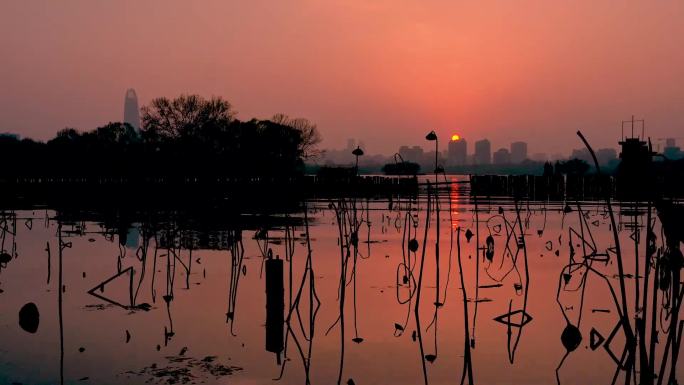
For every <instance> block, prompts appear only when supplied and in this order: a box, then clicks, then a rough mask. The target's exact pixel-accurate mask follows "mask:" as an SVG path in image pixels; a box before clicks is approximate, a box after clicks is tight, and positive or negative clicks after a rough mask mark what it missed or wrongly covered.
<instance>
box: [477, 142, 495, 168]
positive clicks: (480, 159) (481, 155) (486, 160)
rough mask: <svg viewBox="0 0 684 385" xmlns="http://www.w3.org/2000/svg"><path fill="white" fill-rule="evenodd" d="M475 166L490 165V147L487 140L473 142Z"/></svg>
mask: <svg viewBox="0 0 684 385" xmlns="http://www.w3.org/2000/svg"><path fill="white" fill-rule="evenodd" d="M474 160H475V164H490V163H492V145H491V143H489V140H487V139H482V140H478V141H477V142H475V156H474Z"/></svg>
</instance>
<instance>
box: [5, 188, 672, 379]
mask: <svg viewBox="0 0 684 385" xmlns="http://www.w3.org/2000/svg"><path fill="white" fill-rule="evenodd" d="M457 187H458V186H457V185H456V184H453V183H452V184H449V183H430V184H428V185H426V189H425V192H424V194H421V195H420V196H419V197H396V196H395V197H392V198H391V199H386V200H372V199H366V198H363V199H362V198H351V197H350V198H339V199H334V200H325V201H310V202H307V203H306V205H305V206H304V207H303V208H302V210H300V211H298V212H288V213H282V214H275V215H269V216H242V217H237V218H231V220H230V221H224V222H222V223H221V224H217V225H212V224H211V223H208V222H207V221H197V220H188V219H187V218H183V217H180V216H178V215H174V214H168V213H167V214H163V213H157V214H155V215H152V214H149V213H145V214H141V213H126V214H125V215H123V214H122V215H120V216H118V217H116V216H114V217H112V216H111V215H108V216H106V217H98V216H97V213H89V214H87V215H76V214H74V213H70V212H63V211H47V212H45V213H44V212H42V211H41V212H38V211H17V212H14V211H6V212H3V213H2V214H1V215H0V246H1V253H0V290H2V292H0V293H1V296H2V299H3V301H2V302H0V309H1V314H4V316H2V318H1V319H0V321H1V322H0V336H2V338H3V340H4V341H6V344H4V347H3V348H2V349H0V361H1V362H2V363H1V364H0V373H2V374H0V382H2V383H13V382H14V383H54V382H57V381H58V382H59V383H72V382H74V381H77V380H83V382H89V383H98V384H120V383H140V382H146V381H151V382H154V383H192V382H197V383H199V382H201V381H205V382H210V383H211V382H220V381H224V377H230V379H225V381H228V382H230V383H263V382H265V381H271V380H277V381H279V382H281V383H287V384H298V383H305V384H312V383H330V382H336V383H338V384H344V383H357V384H362V383H373V382H393V383H406V384H412V383H418V382H422V383H425V384H433V383H446V382H453V381H460V383H461V384H464V383H466V381H467V383H468V384H473V383H475V382H476V381H477V382H479V383H521V382H524V383H538V384H545V383H549V382H554V381H556V382H557V383H560V384H564V383H567V384H572V383H625V384H628V383H640V384H672V383H676V381H680V380H681V378H678V375H679V374H678V373H677V366H678V356H679V350H680V344H681V335H682V331H683V330H682V329H684V321H683V320H681V317H680V311H681V306H680V304H681V301H682V297H683V296H684V289H682V285H681V283H680V281H681V277H680V269H681V267H682V261H683V258H682V253H681V251H680V247H681V242H682V238H683V237H682V227H681V218H682V208H681V205H680V204H678V203H673V202H667V201H657V202H623V203H621V204H615V203H612V202H610V203H603V202H580V201H575V202H552V201H541V202H531V201H527V200H521V199H511V200H497V199H484V198H477V199H474V198H472V197H470V196H467V195H462V194H460V193H459V191H458V188H457ZM444 211H448V215H447V213H445V212H444ZM41 221H42V222H43V223H44V226H34V224H36V223H40V222H41ZM22 223H23V225H22ZM18 224H19V225H18ZM373 224H376V225H375V226H373ZM54 254H56V255H54ZM20 255H21V257H20ZM53 257H56V258H57V261H56V263H55V261H53ZM453 258H455V259H456V260H455V261H453ZM452 263H455V266H454V269H452ZM55 264H56V268H57V271H56V274H57V279H56V280H55V279H54V277H52V274H53V273H55V272H53V271H52V270H53V268H54V267H53V265H55ZM452 275H454V276H452ZM55 281H56V282H55ZM67 287H68V288H69V291H68V292H67ZM55 290H56V293H55ZM55 294H56V295H55ZM67 294H68V295H67ZM55 297H56V298H55ZM160 299H161V300H160ZM448 299H449V300H448ZM55 300H56V301H55ZM17 315H18V317H17ZM17 319H18V323H17ZM55 347H57V348H55ZM39 361H40V362H45V363H46V364H45V365H44V370H41V371H36V370H34V369H35V367H36V366H35V365H37V364H36V362H39ZM387 368H391V370H390V371H388V369H387ZM607 368H609V369H607Z"/></svg>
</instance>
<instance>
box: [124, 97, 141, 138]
mask: <svg viewBox="0 0 684 385" xmlns="http://www.w3.org/2000/svg"><path fill="white" fill-rule="evenodd" d="M123 121H124V123H128V124H130V125H131V126H132V127H133V128H135V130H136V131H140V109H139V108H138V95H137V94H136V93H135V90H134V89H133V88H129V89H128V90H126V98H125V99H124V119H123Z"/></svg>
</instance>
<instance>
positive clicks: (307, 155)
mask: <svg viewBox="0 0 684 385" xmlns="http://www.w3.org/2000/svg"><path fill="white" fill-rule="evenodd" d="M271 121H272V122H273V123H277V124H281V125H283V126H287V127H291V128H293V129H295V130H297V131H299V133H300V140H301V142H300V143H299V151H300V153H301V156H302V157H303V158H304V159H315V158H317V157H319V156H320V155H321V151H320V150H319V149H318V148H317V147H316V146H318V144H319V143H320V142H321V135H320V134H319V132H318V129H317V127H316V125H315V124H313V123H311V122H310V121H309V120H308V119H304V118H295V119H292V118H290V117H289V116H287V115H285V114H276V115H274V116H273V118H271Z"/></svg>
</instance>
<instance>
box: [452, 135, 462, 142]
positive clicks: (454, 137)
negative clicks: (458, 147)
mask: <svg viewBox="0 0 684 385" xmlns="http://www.w3.org/2000/svg"><path fill="white" fill-rule="evenodd" d="M451 140H452V141H454V142H456V141H458V140H461V137H460V136H459V135H457V134H454V135H451Z"/></svg>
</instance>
